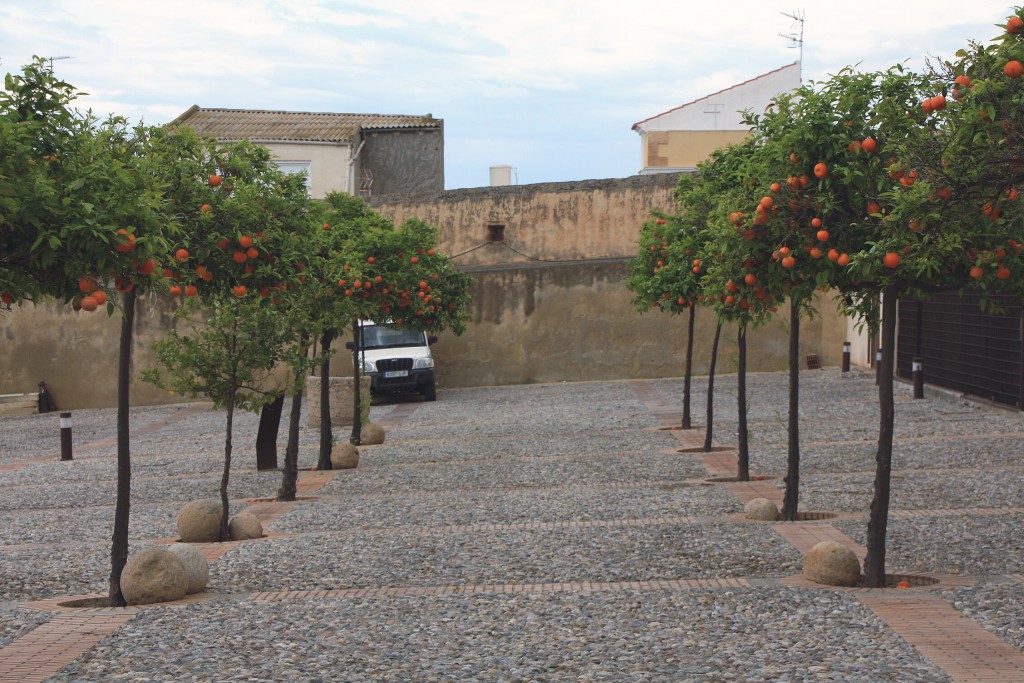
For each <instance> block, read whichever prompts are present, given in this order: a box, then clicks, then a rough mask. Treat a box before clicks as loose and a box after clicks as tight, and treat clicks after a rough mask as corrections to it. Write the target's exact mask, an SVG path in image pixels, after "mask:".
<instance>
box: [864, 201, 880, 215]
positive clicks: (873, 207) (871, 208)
mask: <svg viewBox="0 0 1024 683" xmlns="http://www.w3.org/2000/svg"><path fill="white" fill-rule="evenodd" d="M865 210H866V211H867V213H868V215H871V214H876V213H882V207H881V206H879V205H878V202H868V205H867V208H866V209H865Z"/></svg>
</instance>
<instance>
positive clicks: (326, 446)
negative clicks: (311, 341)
mask: <svg viewBox="0 0 1024 683" xmlns="http://www.w3.org/2000/svg"><path fill="white" fill-rule="evenodd" d="M332 341H334V330H327V331H326V332H324V333H323V335H322V336H321V337H320V352H321V353H322V354H324V356H323V358H324V359H323V362H321V363H320V459H319V460H318V461H317V463H316V468H317V469H318V470H329V469H333V468H332V467H331V450H332V449H333V448H334V429H333V426H332V425H331V359H330V356H329V355H328V351H330V349H331V342H332Z"/></svg>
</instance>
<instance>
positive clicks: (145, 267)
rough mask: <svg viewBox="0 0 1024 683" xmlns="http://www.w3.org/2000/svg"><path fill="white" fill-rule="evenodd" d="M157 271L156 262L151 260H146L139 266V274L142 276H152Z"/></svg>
mask: <svg viewBox="0 0 1024 683" xmlns="http://www.w3.org/2000/svg"><path fill="white" fill-rule="evenodd" d="M154 270H156V261H154V260H153V259H151V258H148V259H146V260H145V261H143V262H142V263H141V264H140V265H139V273H140V274H142V275H150V274H151V273H152V272H153V271H154Z"/></svg>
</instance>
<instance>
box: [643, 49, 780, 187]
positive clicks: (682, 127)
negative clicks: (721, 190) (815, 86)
mask: <svg viewBox="0 0 1024 683" xmlns="http://www.w3.org/2000/svg"><path fill="white" fill-rule="evenodd" d="M798 87H800V63H799V62H793V63H792V64H789V65H788V66H784V67H782V68H780V69H776V70H775V71H771V72H769V73H766V74H764V75H762V76H758V77H757V78H752V79H750V80H749V81H745V82H743V83H740V84H739V85H734V86H732V87H731V88H726V89H725V90H720V91H718V92H716V93H712V94H711V95H707V96H705V97H701V98H700V99H698V100H694V101H693V102H689V103H687V104H684V105H681V106H679V107H676V108H675V109H670V110H669V111H666V112H663V113H661V114H658V115H656V116H652V117H650V118H648V119H644V120H643V121H640V122H638V123H634V124H633V130H635V131H636V132H637V133H638V134H639V135H640V137H641V139H642V142H641V146H640V149H641V170H640V173H641V175H646V174H650V173H679V172H683V173H686V172H692V171H694V170H696V168H697V164H698V163H700V162H701V161H703V160H704V159H707V158H708V156H709V155H710V154H711V152H713V151H715V150H716V149H719V148H720V147H725V146H726V145H729V144H732V143H738V142H742V141H743V140H744V139H745V138H746V137H747V135H748V134H749V128H748V127H747V126H745V125H744V124H743V112H744V111H747V110H749V111H753V112H755V113H756V112H762V111H764V110H765V108H766V107H767V106H768V105H769V104H771V102H772V101H773V100H774V99H775V98H776V97H777V96H778V95H779V93H784V92H789V91H791V90H795V89H796V88H798Z"/></svg>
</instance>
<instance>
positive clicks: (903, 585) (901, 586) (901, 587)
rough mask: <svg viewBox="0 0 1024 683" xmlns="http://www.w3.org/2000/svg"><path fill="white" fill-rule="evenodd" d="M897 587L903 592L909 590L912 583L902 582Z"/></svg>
mask: <svg viewBox="0 0 1024 683" xmlns="http://www.w3.org/2000/svg"><path fill="white" fill-rule="evenodd" d="M896 587H897V588H899V589H901V590H906V589H907V588H910V582H909V581H900V582H899V583H897V584H896Z"/></svg>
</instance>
